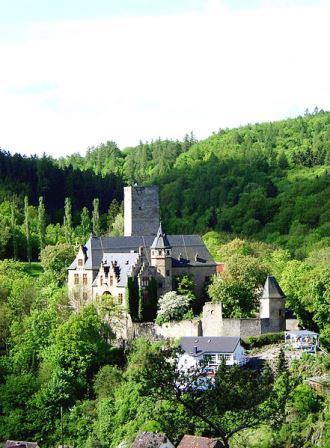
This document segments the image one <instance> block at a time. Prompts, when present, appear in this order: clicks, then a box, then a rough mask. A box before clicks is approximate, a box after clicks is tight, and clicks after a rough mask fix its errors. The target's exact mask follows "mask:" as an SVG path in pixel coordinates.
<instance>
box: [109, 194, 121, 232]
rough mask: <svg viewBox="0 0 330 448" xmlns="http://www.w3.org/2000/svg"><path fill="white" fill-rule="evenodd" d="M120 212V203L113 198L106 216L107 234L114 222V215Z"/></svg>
mask: <svg viewBox="0 0 330 448" xmlns="http://www.w3.org/2000/svg"><path fill="white" fill-rule="evenodd" d="M119 213H120V204H119V202H118V201H117V200H116V199H113V200H112V202H111V204H110V207H109V210H108V216H107V226H108V234H111V232H112V228H113V224H114V222H115V219H116V216H117V215H118V214H119Z"/></svg>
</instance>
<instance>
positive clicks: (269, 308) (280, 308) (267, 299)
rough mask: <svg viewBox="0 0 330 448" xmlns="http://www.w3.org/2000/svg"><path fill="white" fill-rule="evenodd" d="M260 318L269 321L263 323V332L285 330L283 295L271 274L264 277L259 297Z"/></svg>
mask: <svg viewBox="0 0 330 448" xmlns="http://www.w3.org/2000/svg"><path fill="white" fill-rule="evenodd" d="M260 319H267V320H268V322H269V323H268V324H266V325H263V327H264V331H263V332H274V333H275V332H278V331H284V330H285V295H284V292H283V291H282V289H281V288H280V285H279V284H278V283H277V280H276V278H275V277H273V276H271V275H269V276H268V277H267V279H266V283H265V286H264V290H263V292H262V296H261V298H260ZM265 323H266V322H265ZM266 329H267V331H265V330H266Z"/></svg>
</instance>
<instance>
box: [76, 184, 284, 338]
mask: <svg viewBox="0 0 330 448" xmlns="http://www.w3.org/2000/svg"><path fill="white" fill-rule="evenodd" d="M216 272H217V263H216V262H215V261H214V260H213V258H212V256H211V254H210V253H209V251H208V249H207V248H206V246H205V244H204V242H203V240H202V238H201V237H200V236H199V235H166V233H165V232H164V231H163V228H162V224H161V222H160V211H159V198H158V188H157V187H156V186H148V187H142V186H130V187H125V189H124V236H122V237H95V236H91V237H90V239H89V240H88V241H87V243H86V244H85V245H84V246H81V247H80V248H79V251H78V254H77V256H76V258H75V260H74V261H73V263H72V264H71V265H70V267H69V268H68V287H69V298H70V301H71V303H73V304H74V307H75V308H76V309H79V308H80V307H81V306H83V305H85V304H86V303H90V302H92V301H95V300H97V298H98V297H100V296H103V295H111V296H112V297H113V298H114V299H115V300H116V302H117V304H118V305H119V306H121V307H122V309H123V310H127V309H128V303H127V297H126V288H127V284H128V279H129V278H133V279H134V280H135V281H136V282H137V285H138V287H139V289H140V290H141V291H142V293H147V289H148V286H149V285H150V282H151V281H154V283H155V284H156V285H157V296H158V297H159V296H161V295H162V294H164V293H166V292H168V291H171V290H172V289H173V287H174V280H175V278H176V277H177V276H178V275H181V274H185V273H188V274H190V275H191V276H192V277H193V280H194V284H195V295H196V297H198V298H200V297H202V295H203V293H204V288H205V285H206V284H207V283H208V282H209V280H210V278H211V276H212V275H214V274H216ZM124 320H125V322H124V325H123V327H124V332H123V331H122V330H121V332H120V337H122V338H123V339H131V338H134V337H137V336H140V335H145V336H151V337H153V338H158V337H180V336H241V337H243V336H253V335H258V334H262V333H269V332H278V331H283V330H285V329H286V320H285V299H284V294H283V292H282V290H281V288H280V286H279V285H278V283H277V281H276V279H275V278H274V277H271V276H269V277H268V278H267V280H266V283H265V286H264V290H263V294H262V296H261V298H260V315H259V317H257V318H250V319H228V318H223V316H222V306H221V303H218V304H216V303H212V302H207V303H206V304H205V305H204V307H203V317H202V318H201V319H194V320H192V321H183V322H173V323H168V324H164V325H163V326H158V325H156V324H154V323H151V322H150V323H133V322H132V320H131V319H130V316H129V315H128V314H127V313H126V315H125V318H124Z"/></svg>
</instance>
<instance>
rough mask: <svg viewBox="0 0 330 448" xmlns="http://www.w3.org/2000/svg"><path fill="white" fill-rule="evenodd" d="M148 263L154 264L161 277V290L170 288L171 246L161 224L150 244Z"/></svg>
mask: <svg viewBox="0 0 330 448" xmlns="http://www.w3.org/2000/svg"><path fill="white" fill-rule="evenodd" d="M150 264H151V265H152V266H155V267H156V269H157V272H158V274H159V275H160V276H161V277H162V288H161V292H162V293H165V292H168V291H171V290H172V248H171V246H170V243H169V241H168V239H167V236H166V234H165V233H164V232H163V229H162V224H161V223H160V224H159V228H158V232H157V235H156V238H155V239H154V241H153V243H152V245H151V246H150Z"/></svg>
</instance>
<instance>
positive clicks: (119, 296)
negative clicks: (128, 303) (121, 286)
mask: <svg viewBox="0 0 330 448" xmlns="http://www.w3.org/2000/svg"><path fill="white" fill-rule="evenodd" d="M118 303H119V305H122V303H123V295H122V293H121V292H120V293H119V294H118Z"/></svg>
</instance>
